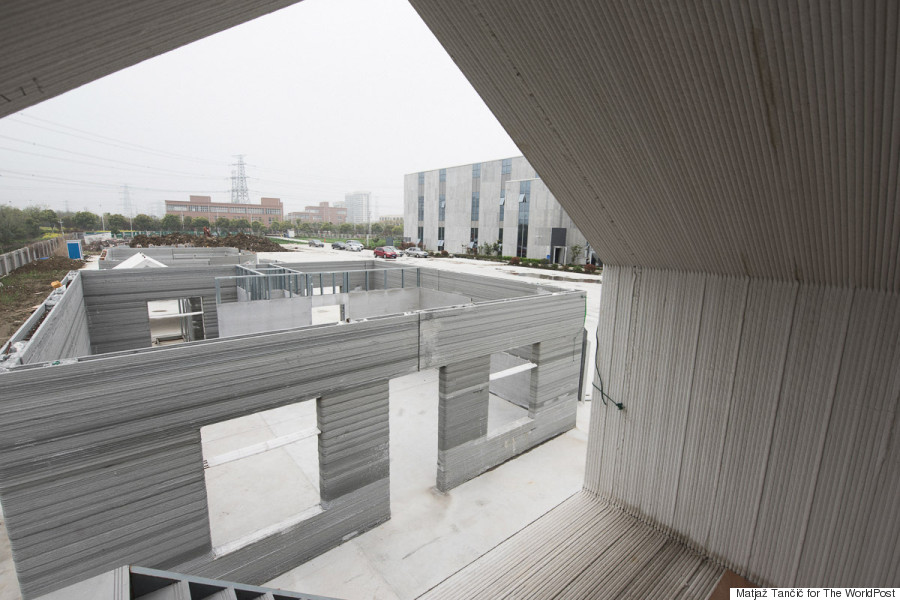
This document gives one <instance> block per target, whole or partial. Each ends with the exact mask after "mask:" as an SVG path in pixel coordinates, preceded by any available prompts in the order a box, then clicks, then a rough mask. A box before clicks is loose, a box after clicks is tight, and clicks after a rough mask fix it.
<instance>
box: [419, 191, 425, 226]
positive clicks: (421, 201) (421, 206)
mask: <svg viewBox="0 0 900 600" xmlns="http://www.w3.org/2000/svg"><path fill="white" fill-rule="evenodd" d="M424 220H425V196H419V221H424Z"/></svg>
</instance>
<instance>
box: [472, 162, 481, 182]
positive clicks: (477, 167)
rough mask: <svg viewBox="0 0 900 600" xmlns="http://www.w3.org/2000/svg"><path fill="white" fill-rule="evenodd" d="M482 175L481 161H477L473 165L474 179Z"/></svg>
mask: <svg viewBox="0 0 900 600" xmlns="http://www.w3.org/2000/svg"><path fill="white" fill-rule="evenodd" d="M479 177H481V163H475V164H474V165H472V179H478V178H479Z"/></svg>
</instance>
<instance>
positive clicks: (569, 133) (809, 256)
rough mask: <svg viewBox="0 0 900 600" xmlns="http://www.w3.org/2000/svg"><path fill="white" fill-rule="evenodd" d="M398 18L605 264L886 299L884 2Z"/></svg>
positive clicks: (889, 266) (887, 44)
mask: <svg viewBox="0 0 900 600" xmlns="http://www.w3.org/2000/svg"><path fill="white" fill-rule="evenodd" d="M411 3H412V4H413V6H414V7H415V8H416V9H417V10H418V11H419V14H420V15H421V16H422V18H423V19H424V20H425V22H426V23H427V24H428V26H429V27H430V28H431V29H432V31H433V32H434V33H435V35H436V36H437V37H438V39H439V40H440V41H441V43H442V44H443V45H444V47H445V48H446V49H447V50H448V52H449V53H450V55H451V56H452V57H453V59H454V60H455V61H456V63H457V64H458V65H459V67H460V68H461V69H462V71H463V73H465V75H466V76H467V77H468V78H469V80H470V81H471V82H472V84H473V85H474V87H475V88H476V90H478V92H479V93H480V94H481V96H482V98H483V99H484V101H485V102H486V103H487V105H488V106H489V107H490V109H491V111H492V112H493V113H494V114H495V115H496V116H497V118H498V119H499V120H500V122H501V123H502V124H503V126H504V127H505V128H506V129H507V131H508V132H509V133H510V135H511V136H512V138H513V139H514V140H515V142H516V143H517V144H518V146H519V148H520V149H521V150H522V151H523V153H524V154H525V155H526V156H527V157H528V160H529V161H530V162H531V164H532V165H534V167H535V168H536V169H537V171H538V172H539V173H540V174H541V176H542V177H543V178H544V179H545V181H546V182H547V185H548V186H549V187H550V189H551V190H552V191H553V194H554V195H555V196H556V198H557V199H558V200H559V202H560V203H561V204H562V205H563V206H564V207H565V209H566V211H567V212H568V213H569V214H570V215H571V216H572V218H573V220H574V221H575V222H576V223H577V224H578V227H579V229H580V230H581V231H582V232H584V234H585V236H586V237H587V238H588V240H589V241H590V242H591V244H592V245H593V246H594V247H595V249H596V250H597V251H598V254H599V256H600V257H601V258H602V260H603V261H604V262H606V263H611V264H617V265H639V266H648V267H660V268H674V269H685V270H696V271H707V272H714V273H719V274H729V275H749V276H754V277H773V278H778V279H791V280H793V279H796V280H799V281H805V282H816V283H830V284H836V285H852V286H860V287H870V288H875V289H881V290H891V291H900V199H898V181H897V176H898V173H900V78H898V69H900V62H898V60H897V59H898V40H900V37H898V22H900V11H898V5H897V3H895V2H887V3H877V2H874V1H861V0H838V1H835V2H830V3H820V2H795V1H790V2H785V1H783V0H772V1H769V2H756V1H732V2H695V1H692V0H682V1H672V2H668V1H667V2H647V1H637V2H636V1H635V0H603V1H602V2H597V1H594V0H582V1H575V2H564V3H559V2H544V1H543V0H524V1H523V0H473V1H471V2H443V1H441V0H411Z"/></svg>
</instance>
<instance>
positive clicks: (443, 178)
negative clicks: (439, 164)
mask: <svg viewBox="0 0 900 600" xmlns="http://www.w3.org/2000/svg"><path fill="white" fill-rule="evenodd" d="M445 181H447V169H441V181H440V182H441V183H444V182H445Z"/></svg>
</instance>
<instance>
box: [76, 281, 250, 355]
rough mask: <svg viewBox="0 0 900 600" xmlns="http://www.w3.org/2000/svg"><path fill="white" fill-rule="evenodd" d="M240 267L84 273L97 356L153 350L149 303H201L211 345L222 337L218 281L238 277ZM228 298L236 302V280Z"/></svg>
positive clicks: (226, 287)
mask: <svg viewBox="0 0 900 600" xmlns="http://www.w3.org/2000/svg"><path fill="white" fill-rule="evenodd" d="M234 269H235V268H234V267H232V266H223V267H196V266H194V267H185V268H178V269H117V270H113V271H81V272H80V276H81V277H82V278H83V282H84V304H85V307H86V309H87V315H88V325H89V328H90V336H91V349H92V354H104V353H106V352H116V351H119V350H133V349H135V348H149V347H150V343H151V340H150V317H149V314H148V312H147V301H149V300H176V299H180V298H200V299H201V301H202V303H203V330H204V335H205V338H206V339H210V338H216V337H218V336H219V323H218V319H217V317H216V285H215V280H214V277H227V276H231V275H234V272H235V271H234ZM225 282H227V283H225V284H224V289H223V291H222V295H223V297H224V298H227V299H234V298H235V297H236V292H235V287H234V280H231V281H230V282H228V280H225Z"/></svg>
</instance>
